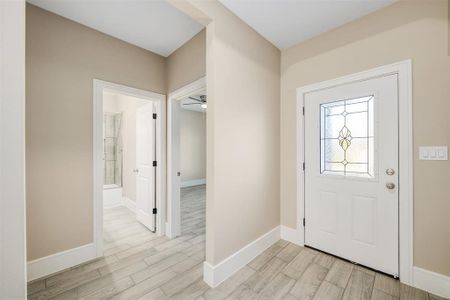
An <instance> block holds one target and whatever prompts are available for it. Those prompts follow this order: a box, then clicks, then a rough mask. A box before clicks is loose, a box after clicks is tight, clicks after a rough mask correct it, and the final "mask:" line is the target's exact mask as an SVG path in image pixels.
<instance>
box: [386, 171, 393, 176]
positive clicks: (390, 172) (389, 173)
mask: <svg viewBox="0 0 450 300" xmlns="http://www.w3.org/2000/svg"><path fill="white" fill-rule="evenodd" d="M386 174H387V175H389V176H392V175H394V174H395V171H394V169H386Z"/></svg>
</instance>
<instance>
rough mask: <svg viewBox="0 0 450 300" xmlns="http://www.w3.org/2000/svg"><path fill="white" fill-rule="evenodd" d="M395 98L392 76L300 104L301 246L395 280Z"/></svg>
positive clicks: (311, 97)
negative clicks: (302, 115)
mask: <svg viewBox="0 0 450 300" xmlns="http://www.w3.org/2000/svg"><path fill="white" fill-rule="evenodd" d="M397 99H398V91H397V75H396V74H394V75H389V76H385V77H379V78H373V79H370V80H365V81H360V82H355V83H350V84H346V85H341V86H338V87H333V88H328V89H323V90H320V91H315V92H312V93H308V94H307V95H306V96H305V100H304V101H305V103H304V105H305V219H306V220H305V221H306V226H305V244H306V245H308V246H311V247H314V248H317V249H320V250H323V251H326V252H329V253H332V254H334V255H337V256H340V257H343V258H346V259H349V260H351V261H355V262H357V263H360V264H362V265H365V266H368V267H371V268H374V269H377V270H380V271H383V272H385V273H388V274H392V275H395V276H398V274H399V271H398V111H397V107H398V100H397ZM392 171H393V172H394V173H393V174H391V173H392ZM388 173H389V174H390V175H389V174H388ZM388 184H389V185H390V187H389V188H388V187H387V185H388Z"/></svg>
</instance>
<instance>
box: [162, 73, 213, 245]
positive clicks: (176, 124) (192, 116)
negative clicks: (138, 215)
mask: <svg viewBox="0 0 450 300" xmlns="http://www.w3.org/2000/svg"><path fill="white" fill-rule="evenodd" d="M206 112H207V96H206V80H205V78H201V79H199V80H197V81H195V82H193V83H191V84H189V85H187V86H185V87H182V88H180V89H179V90H177V91H175V92H173V93H171V94H170V95H169V99H168V128H167V133H168V134H167V140H168V144H167V150H168V159H167V166H168V168H167V170H168V176H167V178H168V180H167V204H168V205H167V226H166V235H167V236H168V237H170V238H173V237H177V236H179V235H181V234H182V231H183V230H182V228H181V227H182V211H186V214H187V211H188V210H189V209H190V208H192V209H193V210H195V212H196V214H198V212H199V211H200V212H201V211H203V213H202V214H201V215H202V216H203V218H204V209H205V203H204V202H205V201H206ZM183 120H184V121H183ZM183 122H184V123H183ZM182 189H183V190H182ZM181 198H183V199H184V200H186V201H185V202H186V203H184V204H186V205H184V206H183V207H184V208H183V209H182V205H181ZM189 199H191V200H196V201H192V203H190V204H189V203H188V202H189ZM202 199H203V200H202ZM199 206H201V207H199ZM196 221H198V222H200V223H202V225H203V226H200V227H202V228H203V230H204V220H192V222H196ZM183 223H184V224H185V225H184V226H189V223H186V222H183ZM197 225H198V224H197Z"/></svg>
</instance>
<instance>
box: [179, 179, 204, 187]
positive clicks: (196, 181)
mask: <svg viewBox="0 0 450 300" xmlns="http://www.w3.org/2000/svg"><path fill="white" fill-rule="evenodd" d="M202 184H206V178H201V179H193V180H186V181H183V182H181V187H182V188H184V187H190V186H196V185H202Z"/></svg>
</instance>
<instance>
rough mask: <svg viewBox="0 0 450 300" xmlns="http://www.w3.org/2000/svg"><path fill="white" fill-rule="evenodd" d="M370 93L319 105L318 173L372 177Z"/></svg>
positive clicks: (372, 105)
mask: <svg viewBox="0 0 450 300" xmlns="http://www.w3.org/2000/svg"><path fill="white" fill-rule="evenodd" d="M373 102H374V96H373V95H371V96H364V97H360V98H355V99H349V100H340V101H334V102H329V103H325V104H321V105H320V123H321V124H320V152H321V153H320V159H321V162H320V169H321V170H320V173H321V174H332V175H342V176H357V177H366V178H373V177H374V165H375V157H374V148H375V147H374V103H373Z"/></svg>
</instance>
